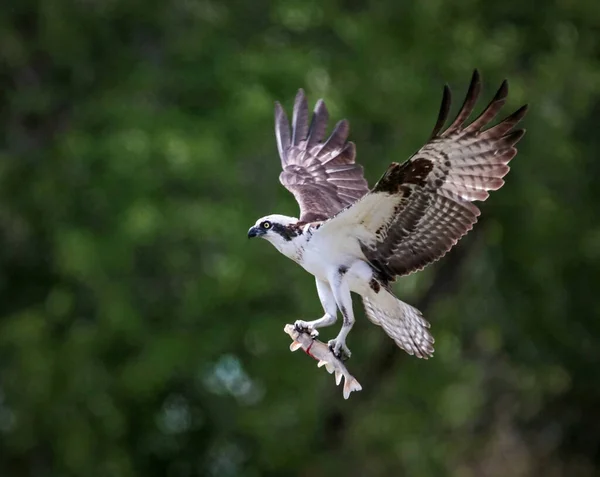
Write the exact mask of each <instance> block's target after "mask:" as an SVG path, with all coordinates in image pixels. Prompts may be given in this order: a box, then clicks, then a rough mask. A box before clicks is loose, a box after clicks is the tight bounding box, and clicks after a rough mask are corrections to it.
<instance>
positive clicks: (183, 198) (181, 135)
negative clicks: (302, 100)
mask: <svg viewBox="0 0 600 477" xmlns="http://www.w3.org/2000/svg"><path fill="white" fill-rule="evenodd" d="M475 67H477V68H479V70H480V71H481V73H482V76H483V79H484V97H482V100H481V101H482V105H483V104H484V103H485V102H486V101H487V100H488V98H490V97H491V95H493V93H494V92H495V90H496V88H497V87H498V86H499V85H500V82H501V81H502V80H503V79H504V78H507V79H509V82H510V95H509V101H508V104H507V107H506V108H505V109H504V110H503V113H504V114H505V115H507V114H509V113H510V112H512V111H514V110H515V109H516V108H517V107H518V106H520V105H521V104H523V103H529V104H530V105H531V110H530V113H529V115H528V116H527V118H526V120H525V121H524V126H525V127H526V128H527V129H528V132H527V134H526V136H525V138H524V139H523V140H522V141H521V143H520V152H519V154H518V156H517V157H516V159H514V160H513V162H512V163H511V165H512V170H511V173H510V174H509V175H508V177H507V184H506V186H505V187H504V188H503V189H502V190H501V191H499V192H498V193H493V194H492V195H491V198H490V199H489V200H488V201H487V202H485V203H484V204H483V205H482V210H483V215H482V220H481V222H480V224H479V226H478V227H476V229H475V230H474V231H473V232H472V233H471V234H470V235H469V236H468V237H467V238H465V239H464V240H463V241H462V242H461V244H460V246H459V247H457V248H456V249H455V250H454V251H453V252H452V253H450V254H449V255H447V256H446V257H445V259H444V260H442V261H441V262H439V263H437V264H436V265H434V266H432V267H430V268H428V269H427V270H426V271H424V272H421V273H419V274H415V275H411V276H410V277H407V278H404V279H401V280H399V281H398V283H397V284H396V286H395V289H396V292H397V293H398V295H399V296H400V297H401V298H402V299H404V300H405V301H407V302H409V303H411V304H414V305H416V306H418V307H419V308H420V309H421V310H422V311H423V312H424V314H425V315H426V317H427V318H428V319H429V320H430V321H431V323H432V330H433V333H434V335H435V337H436V340H437V343H436V355H435V357H434V359H431V360H429V361H421V360H418V359H416V358H413V357H410V356H408V355H406V354H405V353H404V352H403V351H401V350H399V349H397V348H395V347H394V345H393V343H392V342H391V340H389V339H388V338H387V337H386V336H385V334H384V333H383V332H382V330H381V329H379V328H377V327H375V326H373V325H371V324H370V323H369V322H368V321H367V320H366V319H365V317H364V313H363V312H362V307H361V305H360V301H358V300H357V301H356V302H355V307H356V310H357V313H358V321H357V324H356V326H355V328H354V330H353V332H352V333H351V335H350V337H349V341H348V343H349V346H350V348H351V349H352V351H353V357H352V359H351V361H350V363H349V367H350V370H351V371H352V372H353V373H354V374H355V375H356V377H357V378H358V379H359V381H360V382H361V383H362V384H363V387H364V390H363V391H362V392H361V393H355V394H353V395H352V396H351V398H350V400H348V401H344V400H343V399H342V395H341V389H340V388H337V387H335V385H334V381H333V378H332V377H331V376H329V375H328V374H327V373H325V372H324V371H323V370H319V369H317V367H316V366H315V362H314V361H312V360H311V359H309V358H308V357H306V356H304V355H303V354H301V353H300V354H298V353H296V354H292V353H290V352H289V349H288V346H289V343H290V340H289V338H288V336H287V335H285V334H284V333H283V326H284V324H285V323H291V322H293V321H294V320H295V319H300V318H301V319H313V318H316V317H319V316H321V314H322V310H321V308H320V305H319V301H318V298H317V295H316V291H315V289H314V282H313V278H312V277H311V276H310V275H309V274H307V273H306V272H304V271H303V270H302V269H301V268H300V267H298V266H297V265H295V264H293V263H292V262H291V261H289V260H288V259H286V258H285V257H283V256H282V255H280V254H279V253H278V252H277V251H276V250H275V249H274V248H272V247H271V246H270V245H268V244H267V243H264V242H248V240H247V238H246V232H247V230H248V228H249V227H250V226H251V225H252V224H253V223H254V221H255V220H256V219H257V218H258V217H260V216H263V215H266V214H268V213H274V212H279V213H284V214H287V215H296V214H297V208H296V204H295V202H294V200H293V198H292V196H291V195H290V194H289V193H288V192H287V191H286V190H285V189H283V187H281V186H280V185H279V183H278V175H279V172H280V169H279V167H280V166H279V159H278V157H277V153H276V147H275V139H274V135H273V103H274V101H275V100H280V101H282V102H283V104H284V106H285V107H286V108H287V109H288V110H289V109H290V108H291V105H292V102H293V98H294V95H295V94H296V91H297V89H298V88H300V87H303V88H305V90H306V91H307V94H308V96H309V98H310V101H311V105H312V104H314V102H315V101H316V100H317V99H318V98H320V97H322V98H324V99H325V100H326V103H327V105H328V107H329V110H330V113H331V121H332V124H333V123H334V122H335V121H337V120H339V119H341V118H343V117H345V118H348V119H349V120H350V123H351V128H352V132H351V139H352V140H354V141H355V142H356V143H357V148H358V158H359V161H360V162H361V163H362V164H363V165H364V166H365V169H366V176H367V178H368V179H369V181H370V183H371V184H373V183H374V181H375V180H377V178H378V177H379V176H380V174H381V173H382V172H383V171H384V170H385V168H386V166H387V165H388V164H389V163H390V162H391V161H402V160H404V159H406V158H407V157H409V155H410V154H412V153H413V152H414V151H415V150H416V149H417V148H418V147H420V145H421V144H422V143H423V142H424V141H425V140H426V139H427V137H428V135H429V133H430V131H431V128H432V127H433V124H434V122H435V119H436V117H437V112H438V108H439V102H440V100H441V92H442V87H443V84H444V83H446V82H448V83H449V84H450V86H451V87H452V89H453V92H454V99H455V104H454V109H453V111H456V109H457V106H458V104H460V102H461V101H462V98H463V95H464V93H465V91H466V88H467V86H468V82H469V79H470V76H471V73H472V71H473V69H474V68H475ZM0 68H1V74H0V108H1V109H0V111H1V114H0V122H1V125H2V127H1V130H2V133H3V134H2V137H3V141H2V144H1V147H0V156H1V157H0V475H1V476H2V477H5V476H7V477H27V476H31V477H59V476H60V477H63V476H64V477H66V476H85V477H94V476H103V477H104V476H111V477H112V476H114V477H121V476H123V477H134V476H136V477H137V476H143V477H154V476H156V477H158V476H161V477H162V476H167V477H193V476H219V477H221V476H222V477H233V476H248V477H259V476H311V477H321V476H331V475H344V476H373V477H379V476H392V477H396V476H404V475H406V476H409V475H410V476H455V477H479V476H494V477H495V476H498V477H500V476H507V475H510V476H516V477H520V476H541V475H544V476H557V477H558V476H570V477H579V476H581V477H588V476H594V475H600V378H599V372H600V348H599V346H598V343H599V340H600V294H599V284H600V220H598V206H599V205H600V186H599V181H600V133H599V132H598V131H599V128H600V2H598V1H592V0H589V1H585V0H571V1H567V0H548V1H546V2H544V3H543V5H542V4H538V3H537V2H524V1H520V0H504V1H502V2H489V1H486V0H467V1H462V2H451V1H440V0H419V1H418V2H417V1H415V2H400V1H398V0H371V1H365V2H358V1H351V0H347V1H346V0H327V1H323V0H309V1H296V0H275V1H272V2H267V1H265V0H253V1H249V0H243V1H242V0H232V1H227V2H224V1H217V0H172V1H158V0H143V1H142V0H128V1H116V0H102V1H95V0H78V1H75V0H72V1H71V0H43V1H33V0H20V1H17V0H13V1H12V2H9V3H8V4H7V5H5V6H3V7H2V10H1V12H0ZM457 103H458V104H457ZM338 326H339V324H338ZM337 329H338V327H335V328H332V329H330V330H327V331H323V332H322V333H321V336H322V337H323V339H326V338H330V337H333V336H334V334H335V333H336V332H337Z"/></svg>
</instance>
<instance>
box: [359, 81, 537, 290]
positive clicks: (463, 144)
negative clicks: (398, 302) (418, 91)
mask: <svg viewBox="0 0 600 477" xmlns="http://www.w3.org/2000/svg"><path fill="white" fill-rule="evenodd" d="M480 90H481V80H480V77H479V73H478V72H477V71H475V72H474V73H473V77H472V80H471V84H470V86H469V90H468V92H467V96H466V98H465V101H464V103H463V105H462V107H461V109H460V110H459V113H458V115H457V116H456V119H455V120H454V121H453V122H452V123H451V124H450V126H449V127H448V128H447V129H446V130H444V131H442V128H443V127H444V124H445V122H446V119H447V117H448V112H449V109H450V101H451V94H450V89H449V88H448V87H447V86H446V87H445V88H444V94H443V99H442V106H441V108H440V114H439V116H438V119H437V121H436V124H435V127H434V130H433V133H432V135H431V138H430V140H429V142H428V143H427V144H425V145H424V146H423V147H422V148H421V149H420V150H419V151H418V152H417V153H416V154H415V155H414V156H413V157H411V158H410V159H409V160H408V161H406V162H405V163H404V164H401V165H400V164H397V163H393V164H391V165H390V166H389V168H388V170H387V171H386V172H385V174H384V175H383V176H382V178H381V179H380V180H379V182H378V183H377V185H376V186H375V187H374V188H373V190H372V193H381V192H384V193H387V194H394V195H400V197H402V199H401V200H400V201H399V206H398V207H397V210H396V211H395V214H394V216H393V217H390V220H389V221H388V222H387V223H386V224H385V226H384V227H382V228H380V229H379V230H377V231H375V232H376V233H375V235H376V240H375V242H374V243H372V244H369V246H367V245H363V246H362V248H363V252H364V254H365V256H366V257H367V259H369V260H370V261H371V263H372V264H373V265H374V266H375V267H376V268H377V269H378V271H379V273H380V275H381V277H382V278H385V279H387V280H391V279H393V278H394V277H395V276H397V275H406V274H409V273H412V272H414V271H417V270H421V269H423V268H424V267H425V266H427V265H428V264H430V263H432V262H434V261H436V260H438V259H440V258H441V257H443V256H444V255H445V254H446V252H448V250H450V249H451V248H452V247H453V246H454V245H455V244H456V243H457V242H458V240H459V239H460V238H461V237H462V236H464V235H465V234H466V233H467V232H468V231H469V230H471V229H472V228H473V225H474V224H475V223H476V222H477V217H478V216H479V214H480V212H479V209H478V208H477V207H476V206H475V205H473V204H472V203H471V201H474V200H480V201H483V200H485V199H487V197H488V196H489V193H488V191H489V190H497V189H499V188H500V187H502V185H503V184H504V180H503V177H504V176H505V175H506V174H507V173H508V171H509V166H508V162H509V161H510V160H511V159H512V158H513V157H514V156H515V155H516V153H517V149H516V148H515V144H516V143H517V142H518V141H519V140H520V139H521V137H523V134H524V132H525V131H524V130H522V129H518V130H513V128H514V127H515V126H516V125H517V123H519V121H521V119H523V117H524V116H525V114H526V112H527V106H523V107H521V108H520V109H518V110H517V111H515V112H514V113H513V114H511V115H510V116H508V117H507V118H506V119H504V120H503V121H501V122H500V123H498V124H497V125H495V126H493V127H490V128H488V129H485V130H484V129H483V128H484V127H486V126H488V124H489V123H490V122H491V121H492V120H493V119H494V118H495V117H496V115H497V114H498V113H499V111H500V109H501V108H502V106H503V105H504V103H505V102H506V97H507V95H508V84H507V82H506V81H504V82H503V83H502V85H501V86H500V89H499V90H498V92H497V93H496V95H495V96H494V98H493V99H492V101H491V102H490V103H489V104H488V105H487V107H486V108H485V109H484V110H483V112H482V113H481V114H480V115H479V116H478V117H477V118H476V119H475V120H474V121H473V122H472V123H470V124H465V123H466V121H467V119H468V118H469V116H470V115H471V113H472V112H473V108H474V107H475V103H476V101H477V97H478V95H479V93H480Z"/></svg>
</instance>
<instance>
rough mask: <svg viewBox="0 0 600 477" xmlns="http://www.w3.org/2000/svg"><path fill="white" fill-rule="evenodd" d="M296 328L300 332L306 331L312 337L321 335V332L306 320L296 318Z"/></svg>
mask: <svg viewBox="0 0 600 477" xmlns="http://www.w3.org/2000/svg"><path fill="white" fill-rule="evenodd" d="M294 328H296V331H297V332H298V333H306V334H308V335H310V336H311V338H316V337H317V336H319V332H318V331H317V330H316V329H315V328H313V327H312V326H310V325H309V324H308V323H307V322H306V321H302V320H296V321H295V322H294Z"/></svg>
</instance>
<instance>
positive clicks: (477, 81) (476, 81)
mask: <svg viewBox="0 0 600 477" xmlns="http://www.w3.org/2000/svg"><path fill="white" fill-rule="evenodd" d="M480 91H481V76H480V75H479V71H477V70H475V71H473V76H472V77H471V84H469V89H468V91H467V95H466V96H465V101H464V102H463V105H462V106H461V108H460V111H459V112H458V115H457V116H456V119H455V120H454V121H453V122H452V124H451V125H450V126H448V129H446V131H444V133H443V134H442V136H448V135H450V134H453V133H455V132H456V131H458V130H459V129H460V128H461V126H462V125H463V123H464V122H465V121H466V120H467V118H468V117H469V116H470V115H471V113H472V112H473V108H474V107H475V103H476V102H477V98H478V97H479V92H480Z"/></svg>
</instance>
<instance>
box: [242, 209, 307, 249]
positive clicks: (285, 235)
mask: <svg viewBox="0 0 600 477" xmlns="http://www.w3.org/2000/svg"><path fill="white" fill-rule="evenodd" d="M297 223H298V219H296V218H295V217H287V216H285V215H278V214H272V215H267V216H265V217H262V218H260V219H258V220H257V221H256V223H255V224H254V226H253V227H250V230H248V238H253V237H261V238H264V239H265V240H268V241H269V242H271V243H272V244H273V245H274V246H275V247H276V248H277V249H278V250H279V251H280V252H284V249H285V248H286V245H289V243H290V242H291V241H292V239H294V238H295V237H297V236H298V235H301V234H302V230H301V229H300V228H299V227H296V224H297Z"/></svg>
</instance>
